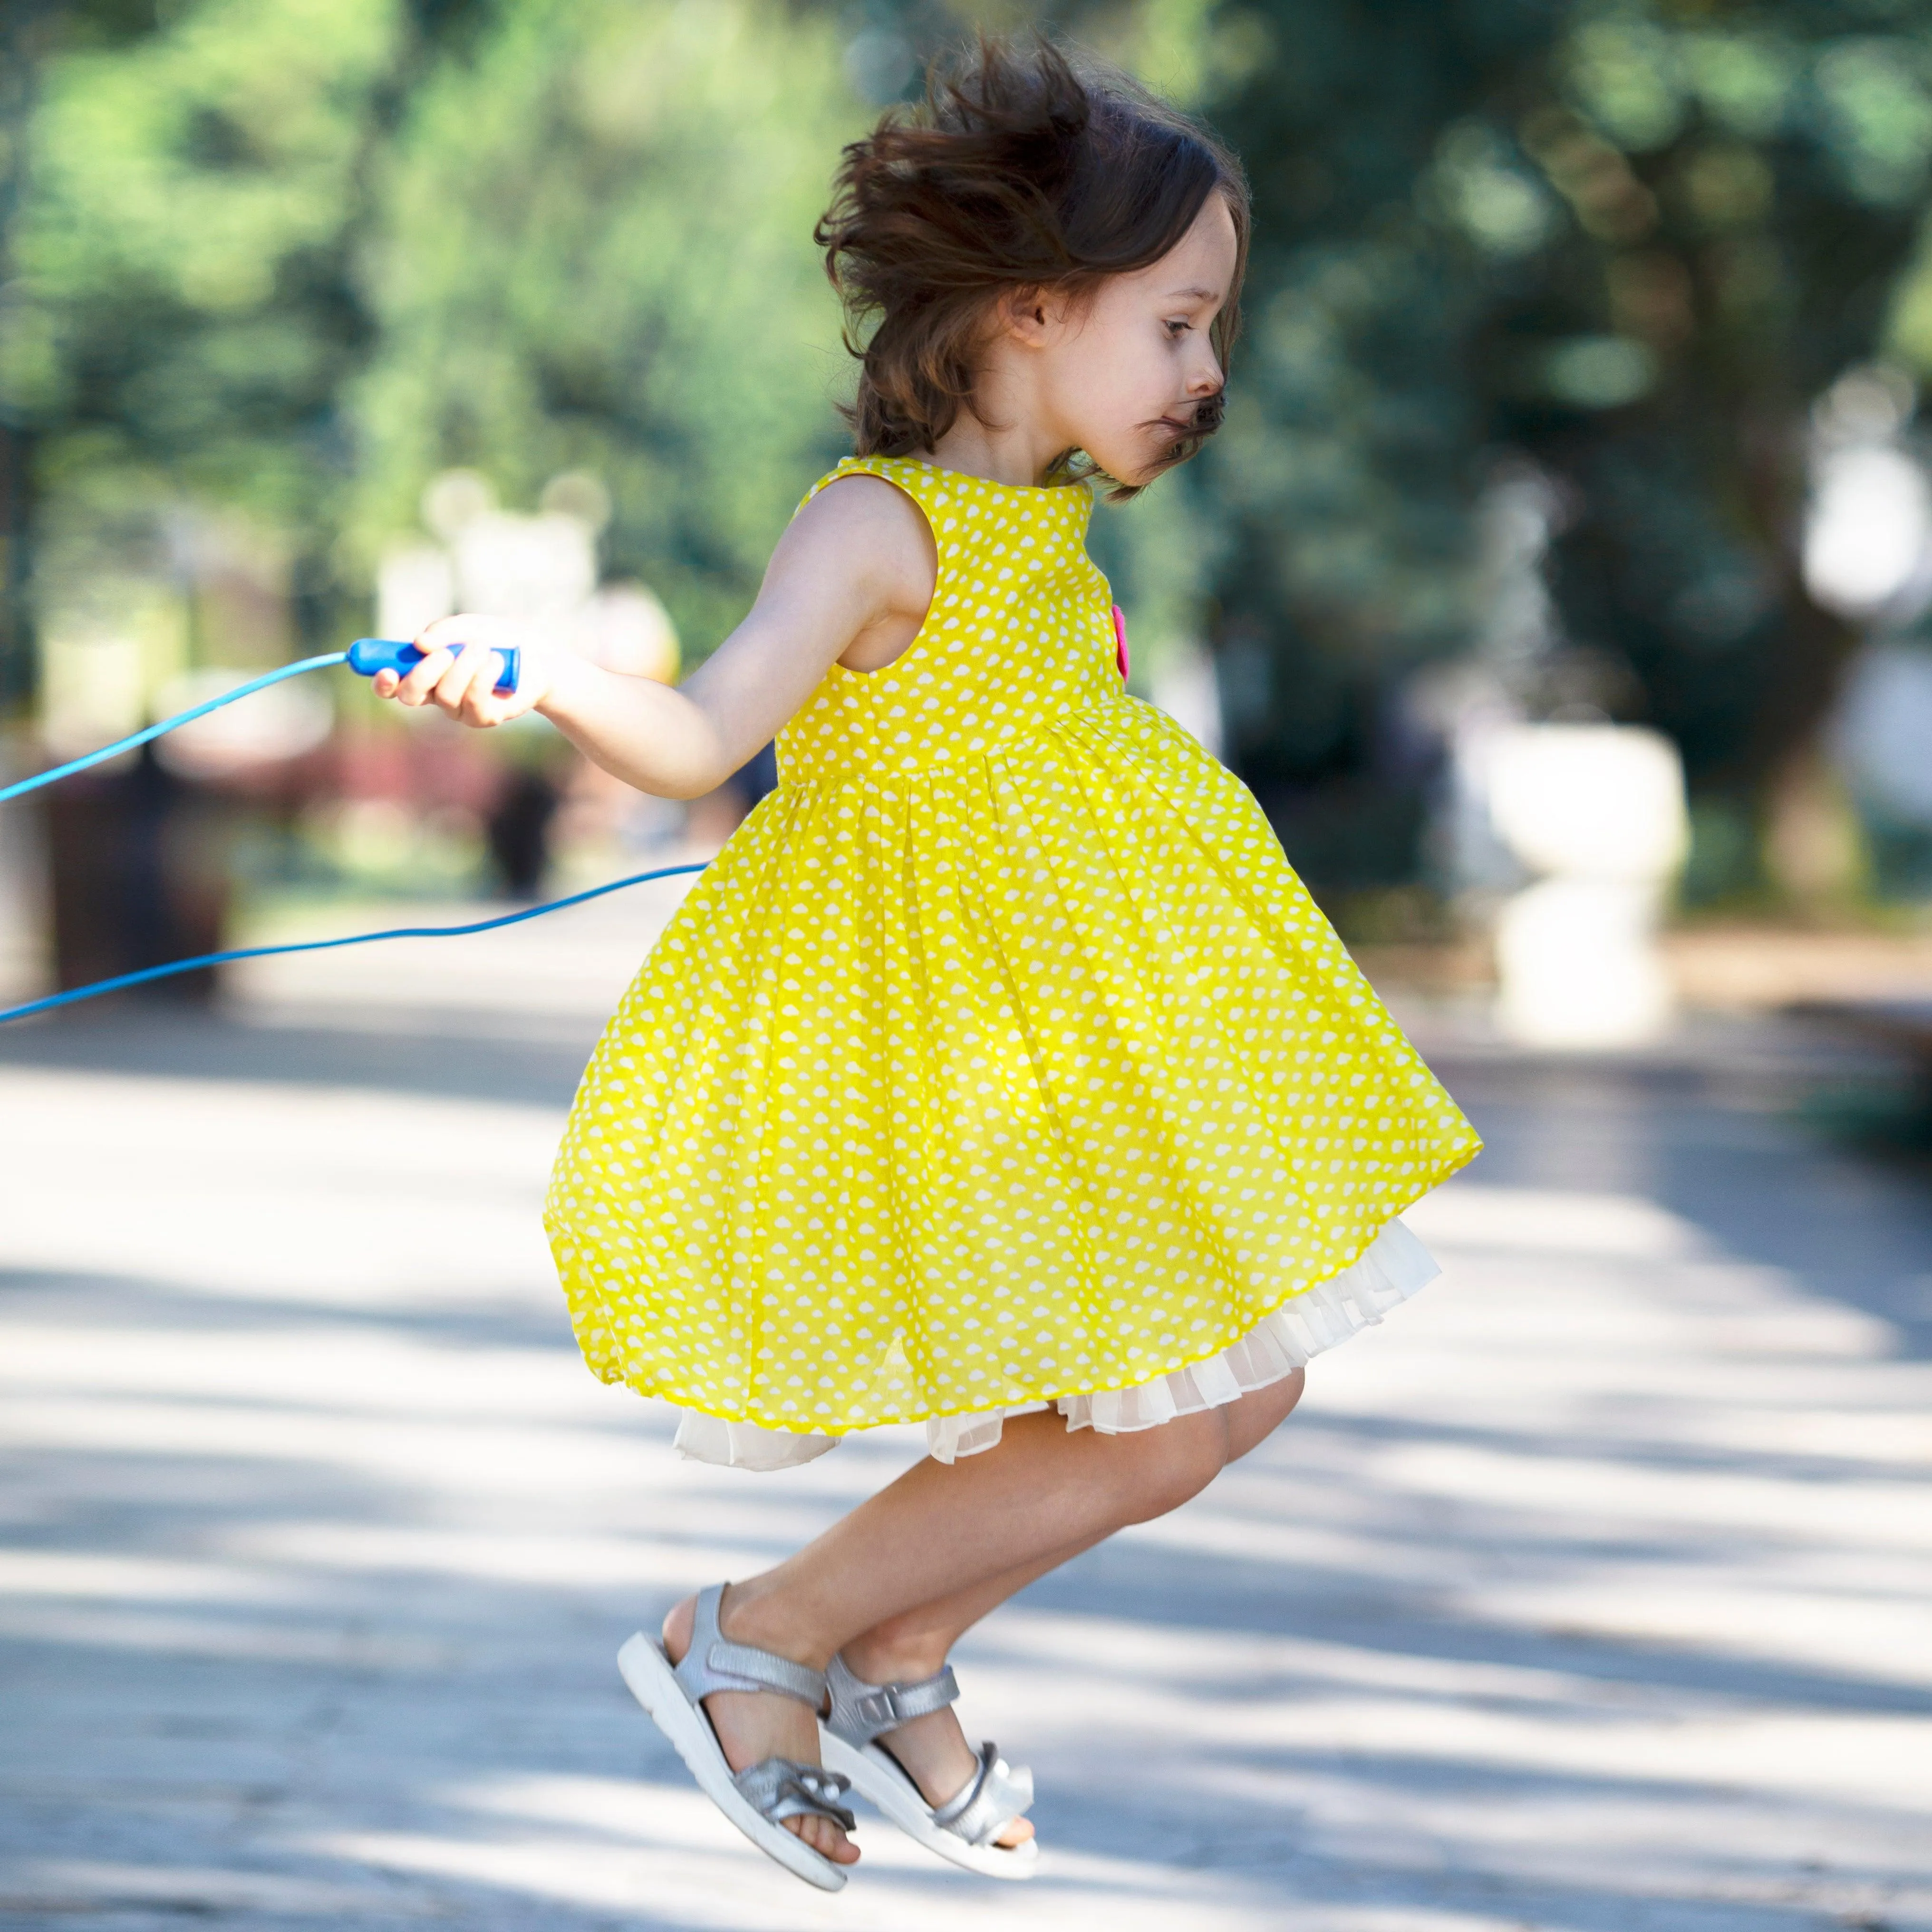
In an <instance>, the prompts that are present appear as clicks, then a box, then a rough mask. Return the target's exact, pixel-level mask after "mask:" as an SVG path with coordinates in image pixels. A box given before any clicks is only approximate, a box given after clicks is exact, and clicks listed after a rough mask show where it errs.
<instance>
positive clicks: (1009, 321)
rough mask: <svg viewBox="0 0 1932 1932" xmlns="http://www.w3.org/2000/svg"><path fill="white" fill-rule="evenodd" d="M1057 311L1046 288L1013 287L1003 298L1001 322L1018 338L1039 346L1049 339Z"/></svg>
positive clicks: (1035, 346)
mask: <svg viewBox="0 0 1932 1932" xmlns="http://www.w3.org/2000/svg"><path fill="white" fill-rule="evenodd" d="M999 314H1000V326H1001V328H1002V329H1004V331H1005V332H1006V333H1007V335H1010V336H1012V337H1013V338H1014V340H1015V341H1019V342H1023V343H1025V344H1028V346H1029V347H1034V348H1037V347H1039V346H1040V344H1042V343H1043V342H1044V341H1046V336H1047V332H1048V331H1049V329H1051V328H1052V326H1053V323H1054V321H1055V317H1056V316H1057V314H1058V306H1057V304H1056V302H1055V298H1054V296H1052V293H1050V292H1049V291H1048V290H1046V289H1010V290H1007V293H1006V294H1005V295H1004V296H1002V297H1001V301H1000V311H999Z"/></svg>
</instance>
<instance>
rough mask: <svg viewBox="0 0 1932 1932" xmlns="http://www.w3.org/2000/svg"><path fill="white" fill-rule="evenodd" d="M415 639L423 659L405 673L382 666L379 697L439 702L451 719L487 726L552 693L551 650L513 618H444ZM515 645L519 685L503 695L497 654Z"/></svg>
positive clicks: (409, 702) (377, 687)
mask: <svg viewBox="0 0 1932 1932" xmlns="http://www.w3.org/2000/svg"><path fill="white" fill-rule="evenodd" d="M412 641H413V643H415V645H416V649H418V650H419V651H421V652H422V653H423V659H422V663H420V664H416V665H414V666H413V667H411V669H410V671H409V672H408V673H407V675H405V676H398V675H397V673H395V672H394V671H392V670H379V671H378V672H377V673H376V676H375V691H376V695H377V697H393V698H395V699H396V700H398V702H400V703H404V704H407V705H409V706H411V707H412V708H414V707H415V706H419V705H423V704H434V705H436V706H438V707H439V708H440V709H443V710H444V711H446V712H449V715H450V716H451V717H452V718H460V720H461V721H463V723H464V724H473V725H475V726H476V727H478V728H479V729H481V730H488V729H489V728H490V727H491V726H492V725H496V724H508V722H509V721H510V720H511V718H520V717H521V716H522V715H523V713H524V712H526V711H530V710H533V709H535V707H536V706H538V704H540V703H542V702H543V700H544V698H545V697H547V695H548V694H549V692H550V684H551V682H552V679H553V657H552V655H551V652H550V649H548V648H547V646H544V645H543V644H541V643H538V642H537V640H535V638H534V637H532V635H531V634H530V631H529V628H528V627H527V626H526V625H522V624H519V623H517V622H514V621H513V620H512V619H509V618H507V617H481V616H456V617H439V618H438V619H437V621H436V622H434V624H431V625H428V626H427V627H425V628H424V629H423V630H422V631H419V632H418V633H417V634H416V637H415V638H414V639H413V640H412ZM510 649H515V650H516V651H517V652H520V654H521V655H520V658H519V661H518V664H517V688H516V689H515V690H514V691H511V692H509V693H508V694H506V695H503V696H500V697H499V695H498V694H497V692H496V680H497V679H498V678H499V676H501V675H502V668H503V664H502V658H500V657H499V656H498V655H497V653H498V652H499V651H503V650H510Z"/></svg>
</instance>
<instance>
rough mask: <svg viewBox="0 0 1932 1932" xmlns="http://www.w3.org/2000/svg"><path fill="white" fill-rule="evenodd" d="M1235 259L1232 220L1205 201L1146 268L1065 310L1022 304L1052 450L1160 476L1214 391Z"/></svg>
mask: <svg viewBox="0 0 1932 1932" xmlns="http://www.w3.org/2000/svg"><path fill="white" fill-rule="evenodd" d="M1237 254H1238V249H1237V245H1236V242H1235V222H1234V217H1232V215H1231V214H1229V212H1228V204H1227V202H1226V201H1225V200H1224V199H1223V198H1222V197H1221V196H1220V195H1219V194H1211V195H1210V196H1208V199H1207V201H1206V202H1205V203H1204V204H1203V205H1202V210H1201V212H1200V213H1199V214H1198V215H1197V216H1196V217H1195V220H1194V225H1193V227H1191V228H1190V229H1189V230H1188V231H1187V234H1186V235H1184V236H1183V237H1182V238H1181V240H1180V241H1179V242H1177V243H1176V244H1175V246H1174V247H1173V248H1172V249H1170V250H1169V252H1168V253H1167V254H1165V255H1163V257H1161V259H1160V260H1159V261H1158V262H1157V263H1154V266H1152V267H1151V268H1147V269H1136V270H1135V271H1134V272H1133V273H1131V274H1130V275H1109V276H1108V277H1107V278H1106V280H1105V281H1103V282H1101V283H1100V284H1099V286H1098V287H1097V288H1095V289H1094V290H1092V291H1091V293H1086V294H1085V295H1083V296H1081V297H1080V298H1078V299H1075V300H1073V301H1070V302H1061V303H1052V302H1049V303H1047V304H1046V305H1044V306H1043V307H1036V306H1034V305H1028V308H1029V310H1030V311H1031V312H1030V313H1028V314H1026V315H1025V318H1024V322H1023V324H1022V332H1024V333H1031V334H1032V339H1031V341H1030V342H1029V344H1028V346H1029V347H1031V348H1032V349H1034V350H1035V351H1036V353H1037V355H1038V356H1039V358H1040V360H1039V362H1038V364H1037V374H1038V376H1039V378H1040V380H1039V383H1038V385H1037V388H1036V390H1035V394H1036V395H1037V397H1038V398H1039V400H1040V404H1041V405H1042V407H1043V412H1044V413H1045V414H1046V415H1047V416H1049V417H1050V418H1051V419H1052V423H1051V428H1052V432H1053V436H1054V440H1058V441H1059V442H1060V446H1061V447H1062V448H1071V449H1082V450H1085V452H1086V453H1087V454H1088V455H1089V456H1090V457H1091V458H1093V459H1094V461H1095V462H1096V463H1098V464H1099V465H1100V467H1101V468H1102V469H1104V470H1105V471H1106V472H1107V474H1108V475H1110V476H1112V477H1115V478H1118V480H1119V481H1121V482H1123V483H1127V484H1142V483H1145V482H1148V481H1151V480H1152V479H1153V478H1154V477H1155V476H1156V475H1158V474H1159V473H1160V469H1161V468H1162V465H1163V459H1164V458H1166V455H1167V454H1168V452H1169V451H1171V450H1172V449H1173V447H1174V446H1175V443H1178V442H1179V441H1180V440H1181V439H1182V438H1183V437H1186V436H1187V435H1189V434H1192V432H1193V428H1194V413H1195V411H1196V409H1197V408H1198V407H1199V405H1200V404H1202V403H1203V402H1205V401H1207V399H1208V398H1209V397H1211V396H1214V395H1218V394H1219V393H1220V389H1221V386H1222V383H1223V374H1222V370H1221V365H1220V362H1219V361H1218V360H1217V359H1216V356H1215V354H1214V346H1213V344H1211V343H1210V341H1208V325H1209V323H1211V322H1212V321H1213V320H1214V318H1215V317H1216V316H1217V314H1220V310H1221V308H1222V305H1223V303H1225V302H1226V300H1227V299H1228V296H1229V290H1230V289H1231V288H1232V285H1233V283H1234V278H1235V262H1236V259H1237ZM1025 324H1032V325H1034V328H1035V329H1037V333H1032V332H1031V331H1028V330H1026V329H1025ZM1044 426H1045V425H1043V427H1044Z"/></svg>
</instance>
